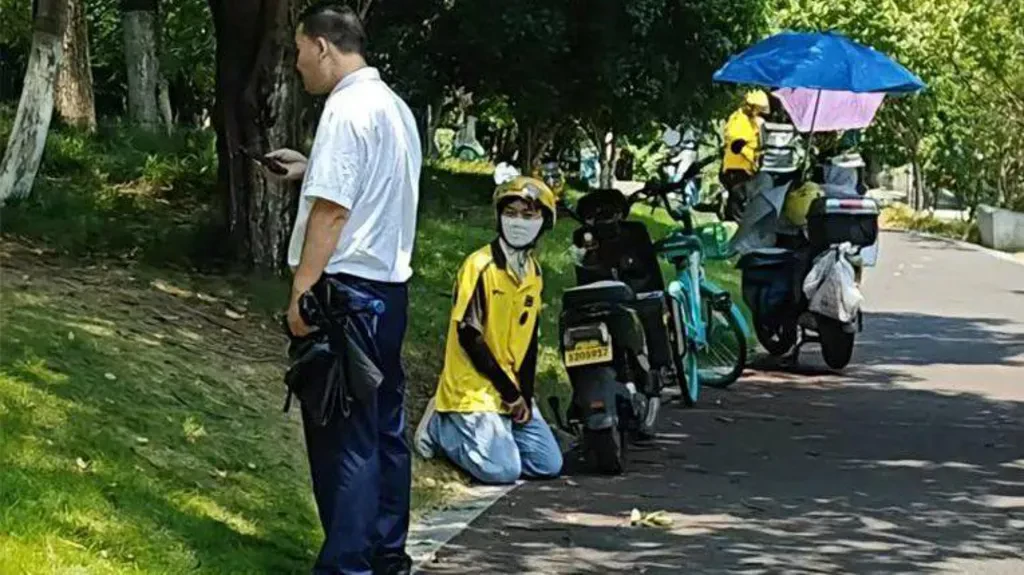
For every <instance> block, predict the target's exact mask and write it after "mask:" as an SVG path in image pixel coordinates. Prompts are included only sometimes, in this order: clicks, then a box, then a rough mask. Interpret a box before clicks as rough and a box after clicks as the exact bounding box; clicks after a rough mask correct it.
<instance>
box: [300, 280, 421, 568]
mask: <svg viewBox="0 0 1024 575" xmlns="http://www.w3.org/2000/svg"><path fill="white" fill-rule="evenodd" d="M341 279H343V281H344V282H345V284H346V285H347V286H348V287H350V288H351V289H353V290H356V291H357V292H358V293H361V294H363V295H369V296H372V297H376V298H379V299H380V300H382V301H383V302H384V305H385V308H386V309H385V311H384V314H383V315H382V316H381V317H379V318H376V320H373V319H371V318H369V317H362V318H361V319H359V320H358V321H359V325H360V326H361V328H362V329H366V330H368V333H370V334H371V338H370V341H373V342H375V343H376V346H377V353H378V354H379V359H380V362H379V364H378V365H379V366H380V368H381V370H382V371H383V375H384V380H383V382H382V383H381V386H380V388H379V389H378V392H377V397H376V398H375V401H368V402H359V401H354V402H352V404H351V413H350V414H349V416H348V417H347V418H345V417H342V416H341V415H340V414H339V415H336V416H335V417H334V418H333V419H332V420H331V421H330V423H328V425H327V426H325V427H319V426H317V425H314V424H312V423H311V422H310V421H309V418H308V417H307V416H306V413H305V410H303V418H302V419H303V428H304V430H305V435H306V450H307V452H308V455H309V467H310V472H311V473H312V476H313V493H314V496H315V497H316V504H317V509H318V511H319V514H320V523H321V525H322V526H323V530H324V543H323V546H322V547H321V549H320V554H319V556H318V558H317V562H316V566H315V567H314V569H313V572H314V573H315V574H317V575H321V574H322V575H327V574H331V575H335V574H344V575H355V574H359V575H363V574H369V573H372V572H373V571H372V565H373V564H375V563H379V562H380V561H381V560H382V559H383V560H387V559H396V558H399V557H404V556H405V539H406V535H407V533H408V530H409V497H410V495H409V490H410V488H411V483H412V460H411V459H410V456H409V446H408V444H407V443H406V441H405V434H404V432H405V411H404V409H403V405H402V404H403V399H404V396H405V373H404V371H403V370H402V362H401V357H402V340H403V338H404V337H405V328H406V315H407V311H408V290H407V287H406V286H405V285H404V284H385V283H379V282H371V281H368V280H363V279H360V278H354V277H351V276H345V277H343V278H341Z"/></svg>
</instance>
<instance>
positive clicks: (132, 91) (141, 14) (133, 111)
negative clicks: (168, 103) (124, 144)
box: [124, 10, 160, 130]
mask: <svg viewBox="0 0 1024 575" xmlns="http://www.w3.org/2000/svg"><path fill="white" fill-rule="evenodd" d="M124 60H125V63H126V64H127V67H128V116H129V117H130V118H131V120H132V122H133V123H135V124H136V125H138V126H141V127H143V128H146V129H148V130H156V129H157V128H158V127H159V126H160V109H159V106H158V104H157V90H158V89H159V88H158V86H159V83H160V68H159V63H158V61H157V57H156V12H155V11H149V10H128V11H126V12H125V13H124Z"/></svg>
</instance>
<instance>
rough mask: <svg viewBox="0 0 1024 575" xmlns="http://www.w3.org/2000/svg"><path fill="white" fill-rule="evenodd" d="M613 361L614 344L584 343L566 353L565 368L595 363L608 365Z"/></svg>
mask: <svg viewBox="0 0 1024 575" xmlns="http://www.w3.org/2000/svg"><path fill="white" fill-rule="evenodd" d="M611 360H612V344H611V342H608V343H606V344H602V343H600V342H596V341H584V342H580V343H578V344H576V347H574V348H572V349H570V350H567V351H566V352H565V367H578V366H581V365H590V364H593V363H607V362H609V361H611Z"/></svg>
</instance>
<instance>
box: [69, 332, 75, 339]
mask: <svg viewBox="0 0 1024 575" xmlns="http://www.w3.org/2000/svg"><path fill="white" fill-rule="evenodd" d="M68 341H75V332H73V331H69V332H68Z"/></svg>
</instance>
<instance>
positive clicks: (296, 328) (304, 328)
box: [288, 298, 313, 337]
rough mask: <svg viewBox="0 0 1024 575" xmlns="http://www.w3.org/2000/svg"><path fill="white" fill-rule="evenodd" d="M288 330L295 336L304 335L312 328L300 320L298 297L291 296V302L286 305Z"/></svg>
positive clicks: (310, 331)
mask: <svg viewBox="0 0 1024 575" xmlns="http://www.w3.org/2000/svg"><path fill="white" fill-rule="evenodd" d="M288 331H290V332H292V335H294V336H295V337H306V336H307V335H309V334H310V333H312V331H313V328H311V327H309V326H308V325H306V322H304V321H302V315H301V314H299V300H298V298H292V303H291V304H290V305H289V306H288Z"/></svg>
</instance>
